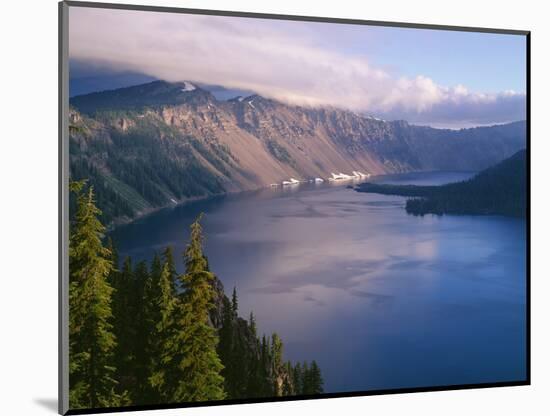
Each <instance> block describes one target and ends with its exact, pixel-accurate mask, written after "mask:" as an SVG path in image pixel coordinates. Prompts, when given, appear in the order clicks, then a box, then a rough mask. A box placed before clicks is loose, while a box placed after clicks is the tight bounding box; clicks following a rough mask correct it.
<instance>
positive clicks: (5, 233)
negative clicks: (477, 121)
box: [0, 0, 550, 416]
mask: <svg viewBox="0 0 550 416" xmlns="http://www.w3.org/2000/svg"><path fill="white" fill-rule="evenodd" d="M113 1H116V0H113ZM135 1H136V2H140V3H141V4H151V5H167V6H181V7H192V8H209V9H219V10H236V11H254V12H263V13H280V14H298V15H313V16H328V17H344V18H357V19H369V20H384V21H400V22H416V23H435V24H446V25H460V26H481V27H483V26H485V27H496V28H507V29H521V30H531V31H532V72H531V75H532V78H531V79H532V184H533V189H532V222H533V227H532V266H533V269H532V383H533V385H532V386H530V387H513V388H498V389H483V390H470V391H454V392H439V393H417V394H407V395H390V396H375V397H363V398H350V399H327V400H316V401H308V402H289V403H278V404H256V405H241V406H223V407H210V408H208V407H207V408H199V409H186V410H171V411H162V412H161V411H154V412H148V413H142V414H148V415H149V414H150V415H157V414H158V415H166V416H167V415H180V414H186V415H192V416H198V415H201V416H202V415H204V416H206V415H217V414H224V415H225V416H233V415H235V416H237V415H238V416H252V415H257V414H259V413H261V414H262V415H280V414H281V413H282V412H284V413H285V414H286V415H289V416H290V415H302V414H311V413H314V412H315V413H317V414H336V413H339V414H351V415H360V414H361V415H362V414H371V415H374V414H376V415H380V414H382V415H385V414H387V415H393V414H396V415H397V414H399V415H402V414H408V415H410V414H412V415H416V414H419V415H423V416H428V415H437V416H439V415H442V414H445V415H466V414H472V415H482V414H484V415H489V414H490V415H496V414H499V415H514V416H517V415H520V414H529V415H538V414H549V413H548V412H549V409H550V400H549V398H548V396H549V395H550V372H549V356H550V345H549V335H548V333H549V331H550V325H549V323H548V319H549V318H550V313H549V309H550V308H549V304H550V283H549V281H550V274H549V273H548V267H547V266H546V263H547V261H545V260H547V259H546V257H547V256H548V253H549V252H550V250H549V249H548V243H547V241H548V238H546V237H547V235H548V233H549V231H550V230H548V215H549V214H548V213H549V212H550V211H549V204H548V189H549V186H548V180H549V179H550V176H549V174H548V171H549V169H550V164H549V163H548V162H547V161H548V159H549V158H550V146H549V145H548V143H549V140H550V137H549V136H548V125H549V123H548V120H549V117H550V116H549V114H550V109H549V107H548V105H547V102H548V94H549V88H548V78H549V77H550V68H549V53H548V51H549V49H550V39H549V31H550V25H549V24H548V16H549V15H548V12H547V11H546V10H545V2H543V1H526V0H524V1H517V0H516V1H513V2H509V1H505V0H484V1H481V0H454V1H441V0H434V1H428V0H402V1H397V0H385V1H357V0H336V1H326V2H322V1H319V0H316V1H314V0H308V1H306V0H302V1H296V0H264V1H261V2H260V1H252V0H230V1H228V0H225V1H223V0H202V1H199V0H195V1H174V0H172V1H168V0H156V1H146V0H135ZM56 3H57V1H56V0H24V1H16V0H12V1H10V2H7V1H6V2H3V4H2V9H1V14H0V16H1V24H0V31H1V33H2V36H1V37H0V40H1V42H2V44H1V45H2V47H1V49H0V62H1V64H0V71H1V76H0V106H1V110H2V111H1V113H0V114H1V117H2V118H1V129H0V132H1V133H0V195H1V201H2V204H1V205H0V210H1V211H0V221H1V223H0V238H1V247H0V249H1V251H0V253H2V254H1V256H0V259H1V263H0V285H1V286H0V308H1V311H0V319H1V321H0V337H1V340H0V348H1V350H0V359H1V365H0V380H1V386H0V409H1V410H0V414H2V415H20V414H21V415H25V416H34V415H48V414H49V415H53V414H55V410H54V409H55V408H56V406H57V400H56V396H57V226H58V223H57V138H58V136H57V4H56ZM472 65H475V62H472ZM502 70H503V71H505V70H506V68H502ZM337 358H338V357H335V359H337ZM544 409H546V410H544Z"/></svg>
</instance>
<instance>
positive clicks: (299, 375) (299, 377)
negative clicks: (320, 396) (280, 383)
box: [292, 362, 304, 395]
mask: <svg viewBox="0 0 550 416" xmlns="http://www.w3.org/2000/svg"><path fill="white" fill-rule="evenodd" d="M292 380H293V382H294V394H297V395H300V394H304V384H303V380H304V375H303V370H302V365H301V364H300V363H299V362H298V363H296V365H295V366H294V373H293V375H292Z"/></svg>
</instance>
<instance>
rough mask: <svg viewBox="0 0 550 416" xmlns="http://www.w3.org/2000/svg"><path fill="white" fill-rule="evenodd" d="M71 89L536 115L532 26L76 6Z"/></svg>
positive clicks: (398, 114)
mask: <svg viewBox="0 0 550 416" xmlns="http://www.w3.org/2000/svg"><path fill="white" fill-rule="evenodd" d="M69 13H70V15H69V58H70V78H71V80H70V81H71V93H70V94H71V95H75V94H77V93H82V92H89V91H93V90H101V89H109V88H117V87H121V86H128V85H133V84H139V83H143V82H148V81H150V80H153V79H163V80H166V81H172V82H175V81H191V82H196V83H199V84H207V85H218V86H224V87H226V88H228V89H235V90H241V91H251V92H254V93H258V94H260V95H263V96H266V97H269V98H273V99H277V100H280V101H284V102H287V103H290V104H296V105H305V106H315V107H316V106H332V107H338V108H344V109H348V110H351V111H355V112H358V113H361V114H367V115H372V116H375V117H379V118H382V119H387V120H394V119H404V120H407V121H409V122H411V123H414V124H425V125H431V126H434V127H450V128H461V127H471V126H479V125H491V124H499V123H506V122H511V121H516V120H522V119H525V111H526V96H525V91H526V69H525V66H526V49H525V48H526V40H525V37H524V36H521V35H500V34H499V35H496V34H487V33H472V32H456V31H442V30H433V29H429V30H427V29H410V28H395V27H380V26H365V25H348V24H333V23H317V22H297V21H281V20H269V19H257V18H253V19H252V18H242V17H222V16H201V15H187V14H176V13H161V12H143V11H129V10H109V9H92V8H80V7H73V6H72V7H70V12H69Z"/></svg>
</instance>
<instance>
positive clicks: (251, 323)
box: [248, 311, 258, 338]
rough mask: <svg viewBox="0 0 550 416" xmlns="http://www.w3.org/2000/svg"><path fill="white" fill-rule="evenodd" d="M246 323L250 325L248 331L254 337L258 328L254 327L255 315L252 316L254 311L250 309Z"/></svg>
mask: <svg viewBox="0 0 550 416" xmlns="http://www.w3.org/2000/svg"><path fill="white" fill-rule="evenodd" d="M248 325H249V327H250V333H251V336H252V337H254V338H256V337H257V336H258V335H257V332H258V329H257V328H256V317H255V316H254V313H253V312H252V311H250V317H249V318H248Z"/></svg>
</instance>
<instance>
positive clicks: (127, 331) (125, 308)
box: [112, 257, 136, 391]
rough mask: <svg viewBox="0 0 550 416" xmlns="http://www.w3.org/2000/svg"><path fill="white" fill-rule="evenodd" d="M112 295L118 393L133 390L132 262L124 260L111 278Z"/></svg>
mask: <svg viewBox="0 0 550 416" xmlns="http://www.w3.org/2000/svg"><path fill="white" fill-rule="evenodd" d="M112 285H113V289H114V293H113V296H112V312H113V332H114V334H115V336H116V340H117V345H116V348H115V350H114V362H115V366H116V369H117V371H116V379H117V381H118V383H119V391H130V390H131V389H133V386H134V384H135V383H134V382H133V377H132V374H133V363H134V362H135V356H134V353H133V345H134V340H135V337H136V333H135V319H134V317H135V311H134V309H133V307H134V305H133V304H132V294H133V292H134V274H133V269H132V260H131V259H130V258H129V257H127V258H126V259H124V262H123V264H122V268H121V270H120V271H119V272H117V273H116V274H114V275H113V276H112Z"/></svg>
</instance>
